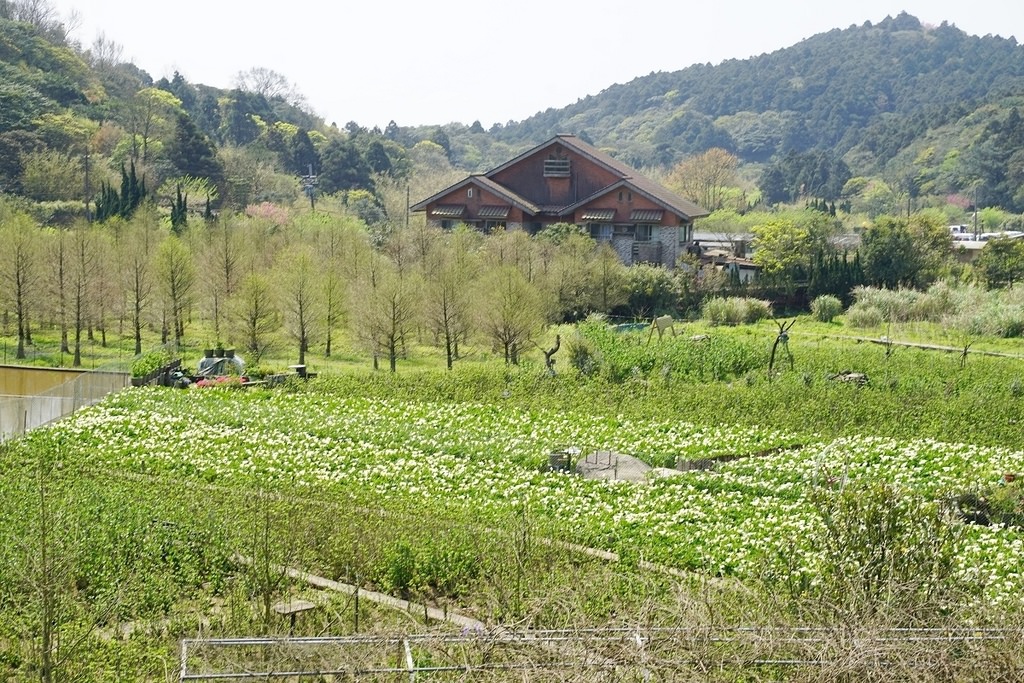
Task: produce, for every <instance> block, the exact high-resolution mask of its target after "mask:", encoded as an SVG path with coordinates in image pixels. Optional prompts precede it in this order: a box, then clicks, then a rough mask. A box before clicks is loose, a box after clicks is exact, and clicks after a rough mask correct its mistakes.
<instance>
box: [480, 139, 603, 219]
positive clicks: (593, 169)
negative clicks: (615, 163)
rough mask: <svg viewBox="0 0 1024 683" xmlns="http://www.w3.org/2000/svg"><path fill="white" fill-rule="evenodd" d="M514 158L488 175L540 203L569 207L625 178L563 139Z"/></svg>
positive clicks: (535, 202) (517, 192) (555, 140)
mask: <svg viewBox="0 0 1024 683" xmlns="http://www.w3.org/2000/svg"><path fill="white" fill-rule="evenodd" d="M514 161H515V163H511V164H506V165H505V166H501V167H498V168H497V169H495V170H494V171H491V172H490V173H488V174H487V177H488V178H490V179H491V180H493V181H494V182H496V183H498V184H500V185H503V186H505V187H507V188H509V189H510V190H512V191H513V192H515V193H516V194H518V195H522V196H523V197H528V198H529V199H530V200H531V201H532V202H533V203H534V204H538V205H540V206H549V207H551V206H556V207H564V206H569V205H571V204H575V203H577V202H578V201H579V200H580V199H582V198H584V197H589V196H590V195H592V194H594V193H595V192H598V191H599V190H601V188H605V187H608V186H609V185H612V184H613V183H616V182H618V181H619V180H622V175H621V174H618V173H615V172H614V171H613V170H611V169H609V168H607V167H606V166H603V165H601V164H598V163H595V162H594V160H593V159H590V158H589V157H587V156H585V155H583V154H580V153H579V152H578V151H576V150H575V149H574V148H573V147H571V146H569V145H566V144H563V143H562V142H561V140H560V139H559V138H555V139H554V140H553V141H552V142H551V143H550V144H546V145H542V146H541V147H539V148H536V149H535V150H534V151H533V152H532V153H528V154H527V155H524V156H521V157H519V158H517V159H516V160H514Z"/></svg>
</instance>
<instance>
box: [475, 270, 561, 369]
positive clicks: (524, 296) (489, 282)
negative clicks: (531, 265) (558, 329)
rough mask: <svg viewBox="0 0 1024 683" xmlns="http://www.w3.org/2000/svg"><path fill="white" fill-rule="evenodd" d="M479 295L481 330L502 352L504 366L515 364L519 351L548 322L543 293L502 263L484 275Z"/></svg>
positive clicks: (478, 305)
mask: <svg viewBox="0 0 1024 683" xmlns="http://www.w3.org/2000/svg"><path fill="white" fill-rule="evenodd" d="M478 297H479V298H478V300H477V320H478V326H479V328H480V331H481V332H483V333H484V334H486V335H487V336H488V337H489V338H490V340H491V342H492V343H493V344H494V346H495V347H496V348H498V349H500V350H501V351H502V352H503V353H504V355H505V364H506V365H509V364H511V365H518V364H519V354H520V352H521V351H522V350H523V349H524V348H526V347H527V346H529V345H531V344H532V343H533V341H534V339H536V338H537V337H538V336H539V335H540V333H541V331H542V330H543V329H544V325H545V323H546V322H547V316H546V315H545V313H546V310H547V306H546V305H545V304H546V302H545V301H544V296H543V294H542V293H541V291H540V290H539V289H538V288H537V287H536V286H535V285H533V284H532V283H530V282H529V281H527V279H526V277H524V276H523V274H522V273H521V272H520V271H519V270H518V269H517V268H515V267H513V266H504V267H501V268H498V269H496V270H493V271H491V272H490V273H488V274H487V275H486V276H485V277H484V278H483V281H482V282H481V283H480V290H479V292H478Z"/></svg>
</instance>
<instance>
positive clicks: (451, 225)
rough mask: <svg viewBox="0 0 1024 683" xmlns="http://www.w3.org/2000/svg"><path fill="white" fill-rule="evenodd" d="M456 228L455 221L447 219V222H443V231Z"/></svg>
mask: <svg viewBox="0 0 1024 683" xmlns="http://www.w3.org/2000/svg"><path fill="white" fill-rule="evenodd" d="M454 227H455V221H453V220H448V219H445V220H443V221H441V229H442V230H451V229H452V228H454Z"/></svg>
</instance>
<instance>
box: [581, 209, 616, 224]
mask: <svg viewBox="0 0 1024 683" xmlns="http://www.w3.org/2000/svg"><path fill="white" fill-rule="evenodd" d="M613 218H615V209H588V210H586V211H584V212H583V215H582V216H580V220H582V221H597V222H599V223H607V222H609V221H611V220H612V219H613Z"/></svg>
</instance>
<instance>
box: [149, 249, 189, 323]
mask: <svg viewBox="0 0 1024 683" xmlns="http://www.w3.org/2000/svg"><path fill="white" fill-rule="evenodd" d="M156 269H157V277H158V278H159V282H160V287H161V290H162V294H163V299H164V322H163V325H162V328H163V329H162V333H161V338H162V341H163V342H164V343H166V342H167V338H168V334H169V330H168V323H170V324H171V325H173V328H174V341H175V342H176V343H180V341H181V338H182V337H184V336H185V310H186V309H187V308H188V307H189V306H190V305H191V304H192V296H193V292H194V289H195V283H196V267H195V262H194V260H193V258H192V253H191V252H190V251H189V249H188V247H187V246H186V245H185V243H184V242H182V241H181V240H180V239H179V238H178V237H176V236H174V235H171V236H169V237H167V238H165V239H164V241H163V242H161V243H160V246H159V247H158V248H157V253H156Z"/></svg>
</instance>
